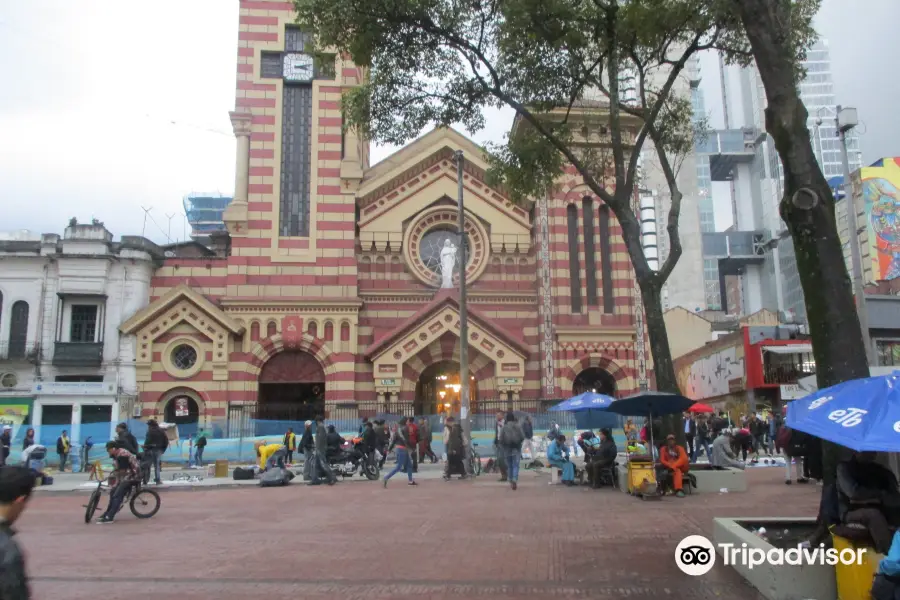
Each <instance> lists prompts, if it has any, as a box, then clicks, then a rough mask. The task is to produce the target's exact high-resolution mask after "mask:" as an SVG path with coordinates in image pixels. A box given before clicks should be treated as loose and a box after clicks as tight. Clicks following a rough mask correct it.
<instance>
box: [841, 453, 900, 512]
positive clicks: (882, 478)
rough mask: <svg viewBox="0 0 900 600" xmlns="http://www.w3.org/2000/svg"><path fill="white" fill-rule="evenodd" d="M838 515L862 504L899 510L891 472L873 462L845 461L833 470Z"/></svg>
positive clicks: (899, 497)
mask: <svg viewBox="0 0 900 600" xmlns="http://www.w3.org/2000/svg"><path fill="white" fill-rule="evenodd" d="M837 492H838V505H839V507H840V516H841V519H842V520H843V518H844V516H845V515H846V514H847V512H848V511H850V510H852V509H854V508H859V507H860V506H861V505H863V504H864V503H866V502H873V503H875V505H876V506H878V507H883V508H887V509H896V508H900V491H898V490H897V479H896V477H894V474H893V473H891V471H890V470H889V469H887V468H885V467H883V466H881V465H880V464H878V463H875V462H868V463H867V462H862V461H857V460H852V459H851V460H846V461H843V462H841V463H840V464H839V465H838V468H837Z"/></svg>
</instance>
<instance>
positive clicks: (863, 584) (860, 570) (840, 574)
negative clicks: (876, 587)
mask: <svg viewBox="0 0 900 600" xmlns="http://www.w3.org/2000/svg"><path fill="white" fill-rule="evenodd" d="M832 543H833V544H834V549H835V550H837V551H838V553H840V552H841V550H847V549H850V550H854V551H855V550H856V549H857V548H866V552H865V554H863V560H862V564H861V565H855V564H854V565H842V564H840V563H838V564H837V565H835V567H834V576H835V580H836V582H837V596H838V600H869V598H870V597H871V596H870V594H869V592H870V590H871V589H872V579H874V577H875V573H876V571H877V570H878V563H879V562H881V559H883V558H884V555H883V554H878V553H877V552H875V549H874V548H871V547H869V546H865V545H859V544H856V543H855V542H852V541H851V540H848V539H847V538H843V537H841V536H839V535H832Z"/></svg>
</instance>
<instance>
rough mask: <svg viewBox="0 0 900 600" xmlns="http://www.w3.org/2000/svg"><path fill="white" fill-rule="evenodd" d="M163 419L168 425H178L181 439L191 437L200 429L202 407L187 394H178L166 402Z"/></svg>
mask: <svg viewBox="0 0 900 600" xmlns="http://www.w3.org/2000/svg"><path fill="white" fill-rule="evenodd" d="M163 419H164V420H165V422H166V423H175V424H176V425H178V436H179V437H185V438H186V437H190V436H192V435H194V434H195V433H197V429H198V428H199V427H200V407H199V406H198V405H197V401H196V400H194V399H193V398H191V397H190V396H188V395H187V394H178V395H177V396H173V397H172V398H170V399H169V401H168V402H166V406H165V408H164V409H163Z"/></svg>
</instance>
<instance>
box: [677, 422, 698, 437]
mask: <svg viewBox="0 0 900 600" xmlns="http://www.w3.org/2000/svg"><path fill="white" fill-rule="evenodd" d="M686 420H687V421H688V423H690V425H689V426H688V430H687V431H685V432H684V435H685V436H687V437H694V436H696V435H697V422H696V421H695V420H694V419H686ZM681 428H682V429H684V423H682V424H681Z"/></svg>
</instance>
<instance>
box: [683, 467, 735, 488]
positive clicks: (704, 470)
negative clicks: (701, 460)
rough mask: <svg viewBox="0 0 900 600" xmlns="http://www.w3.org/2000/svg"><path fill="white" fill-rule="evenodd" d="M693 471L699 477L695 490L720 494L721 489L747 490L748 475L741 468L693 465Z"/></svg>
mask: <svg viewBox="0 0 900 600" xmlns="http://www.w3.org/2000/svg"><path fill="white" fill-rule="evenodd" d="M691 473H693V474H694V477H696V478H697V489H696V490H694V491H695V492H700V493H701V494H718V493H719V491H720V490H721V489H723V488H724V489H727V490H728V491H729V492H746V491H747V476H746V473H745V472H744V471H742V470H741V469H732V468H730V467H729V468H726V469H721V470H720V469H711V468H709V465H696V464H695V465H691Z"/></svg>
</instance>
